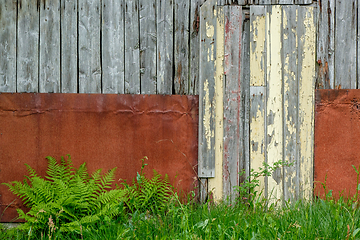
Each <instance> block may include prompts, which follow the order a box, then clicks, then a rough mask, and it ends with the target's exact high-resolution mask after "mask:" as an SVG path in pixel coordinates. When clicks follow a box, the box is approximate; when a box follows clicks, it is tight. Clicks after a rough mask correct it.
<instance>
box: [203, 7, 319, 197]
mask: <svg viewBox="0 0 360 240" xmlns="http://www.w3.org/2000/svg"><path fill="white" fill-rule="evenodd" d="M214 6H215V7H214ZM213 9H215V10H213ZM247 11H248V10H244V9H242V7H241V6H236V5H231V6H218V5H217V3H216V0H213V1H211V0H208V1H207V2H206V3H205V4H204V5H203V6H202V7H201V21H200V39H201V43H200V85H199V99H200V100H199V101H200V104H199V118H200V126H199V170H198V171H199V176H200V177H201V178H203V181H202V182H203V183H204V184H203V185H202V187H203V188H205V189H206V191H204V193H206V192H211V193H212V197H214V198H215V199H217V200H219V199H224V198H225V197H227V196H229V197H231V198H234V193H235V192H233V186H235V185H236V184H237V183H239V182H241V181H242V180H243V179H239V172H240V171H241V170H242V169H245V171H246V175H247V176H248V175H249V172H250V171H251V170H250V169H254V170H255V171H258V170H259V167H262V164H263V163H264V162H265V163H267V164H270V165H272V164H274V163H275V162H277V161H279V160H285V161H289V162H292V163H293V164H294V165H293V166H291V167H283V168H281V169H278V170H277V171H276V172H274V173H273V174H272V176H270V177H266V178H262V179H260V183H261V186H260V189H259V190H260V191H263V192H264V194H265V196H267V197H269V198H271V199H274V200H275V199H285V200H288V199H299V198H310V196H311V194H312V185H313V129H314V125H313V119H314V116H313V109H314V90H315V75H316V74H315V61H316V60H315V52H316V7H315V6H314V5H311V6H299V5H287V6H280V5H273V6H258V5H253V6H250V19H249V20H247V19H246V17H244V16H246V15H247ZM247 33H249V34H247ZM204 179H207V185H206V184H205V183H206V180H204Z"/></svg>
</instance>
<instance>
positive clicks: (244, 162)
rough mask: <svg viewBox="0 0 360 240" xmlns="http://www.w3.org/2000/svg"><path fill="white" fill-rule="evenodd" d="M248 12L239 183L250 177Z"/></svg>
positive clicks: (243, 41)
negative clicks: (242, 172) (242, 173)
mask: <svg viewBox="0 0 360 240" xmlns="http://www.w3.org/2000/svg"><path fill="white" fill-rule="evenodd" d="M245 11H248V10H244V9H243V13H242V16H243V31H242V45H241V47H242V49H241V59H240V60H241V63H240V66H241V72H240V73H241V83H240V87H241V101H242V105H241V106H243V107H242V109H241V111H240V119H241V121H242V123H243V125H242V126H243V130H242V131H243V138H242V139H241V142H242V143H241V144H242V152H241V155H240V171H241V170H242V169H245V175H244V176H242V177H240V179H239V180H240V183H242V182H244V181H245V180H246V178H247V177H248V176H249V175H250V101H249V99H250V20H249V19H246V18H245V17H244V16H245V14H246V13H248V12H245Z"/></svg>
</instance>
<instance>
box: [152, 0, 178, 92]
mask: <svg viewBox="0 0 360 240" xmlns="http://www.w3.org/2000/svg"><path fill="white" fill-rule="evenodd" d="M156 7H157V10H156V16H157V33H156V34H157V37H156V39H157V93H158V94H172V88H173V81H172V80H173V62H174V59H173V47H174V46H173V42H174V40H173V24H174V17H173V0H157V2H156Z"/></svg>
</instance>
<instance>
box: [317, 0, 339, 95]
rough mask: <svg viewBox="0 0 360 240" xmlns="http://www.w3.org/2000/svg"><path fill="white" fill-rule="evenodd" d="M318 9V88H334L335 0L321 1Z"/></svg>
mask: <svg viewBox="0 0 360 240" xmlns="http://www.w3.org/2000/svg"><path fill="white" fill-rule="evenodd" d="M318 11H319V22H318V24H319V25H318V35H317V37H318V41H317V62H318V75H317V80H316V88H318V89H333V88H334V64H335V56H334V51H335V45H334V44H335V43H334V40H335V38H334V33H335V32H334V30H335V0H325V1H319V5H318Z"/></svg>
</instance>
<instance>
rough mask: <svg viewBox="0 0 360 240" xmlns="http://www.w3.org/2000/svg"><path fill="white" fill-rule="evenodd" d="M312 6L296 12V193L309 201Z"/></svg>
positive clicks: (311, 119) (313, 15)
mask: <svg viewBox="0 0 360 240" xmlns="http://www.w3.org/2000/svg"><path fill="white" fill-rule="evenodd" d="M314 13H315V11H314V7H313V6H307V7H301V8H299V17H298V44H299V45H298V46H299V48H298V49H299V55H298V67H299V68H298V72H299V76H298V81H299V123H298V131H299V143H300V153H299V165H300V166H298V168H299V181H300V186H299V193H300V197H303V198H305V199H311V198H312V196H313V195H312V190H313V169H314V164H313V156H314V146H313V142H314V105H315V102H314V93H315V65H314V61H315V50H316V49H315V48H316V45H315V41H316V25H315V22H316V21H315V14H314Z"/></svg>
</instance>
